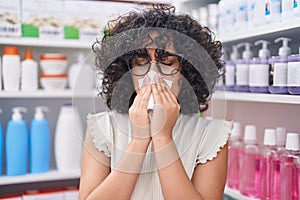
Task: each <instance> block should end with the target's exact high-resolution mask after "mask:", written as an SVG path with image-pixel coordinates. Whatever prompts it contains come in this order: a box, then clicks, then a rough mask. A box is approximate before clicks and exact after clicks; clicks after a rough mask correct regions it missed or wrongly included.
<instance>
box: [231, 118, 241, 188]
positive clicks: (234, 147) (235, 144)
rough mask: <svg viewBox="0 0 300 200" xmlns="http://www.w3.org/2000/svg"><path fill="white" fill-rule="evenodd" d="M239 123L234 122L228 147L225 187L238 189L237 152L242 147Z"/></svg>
mask: <svg viewBox="0 0 300 200" xmlns="http://www.w3.org/2000/svg"><path fill="white" fill-rule="evenodd" d="M240 139H241V128H240V123H238V122H234V127H233V129H232V133H231V135H230V138H229V143H228V144H229V145H228V169H227V186H228V187H230V188H232V189H236V190H238V189H239V152H240V148H241V146H242V142H241V140H240Z"/></svg>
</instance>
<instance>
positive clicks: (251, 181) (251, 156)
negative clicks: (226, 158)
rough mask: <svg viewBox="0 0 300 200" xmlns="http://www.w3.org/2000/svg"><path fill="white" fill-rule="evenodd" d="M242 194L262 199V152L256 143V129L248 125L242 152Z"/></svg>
mask: <svg viewBox="0 0 300 200" xmlns="http://www.w3.org/2000/svg"><path fill="white" fill-rule="evenodd" d="M239 158H240V160H239V162H240V173H239V175H240V181H239V190H240V192H241V193H242V194H243V195H245V196H248V197H251V198H259V197H260V169H259V167H260V164H259V162H260V152H259V147H258V145H257V141H256V127H255V126H254V125H246V126H245V133H244V144H243V146H242V147H241V151H240V157H239Z"/></svg>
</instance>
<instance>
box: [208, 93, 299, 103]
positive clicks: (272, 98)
mask: <svg viewBox="0 0 300 200" xmlns="http://www.w3.org/2000/svg"><path fill="white" fill-rule="evenodd" d="M212 100H225V101H246V102H261V103H282V104H300V96H297V95H288V94H286V95H278V94H264V93H250V92H221V91H217V92H215V93H214V94H213V96H212Z"/></svg>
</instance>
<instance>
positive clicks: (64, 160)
mask: <svg viewBox="0 0 300 200" xmlns="http://www.w3.org/2000/svg"><path fill="white" fill-rule="evenodd" d="M82 141H83V130H82V124H81V121H80V116H79V113H78V111H77V108H76V107H75V106H72V104H65V105H63V106H62V107H61V108H60V112H59V115H58V119H57V123H56V130H55V139H54V153H55V161H56V166H57V169H58V170H59V171H68V170H78V169H80V159H81V149H82Z"/></svg>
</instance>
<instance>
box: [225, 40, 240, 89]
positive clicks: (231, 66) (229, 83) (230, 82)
mask: <svg viewBox="0 0 300 200" xmlns="http://www.w3.org/2000/svg"><path fill="white" fill-rule="evenodd" d="M238 59H239V52H238V48H237V46H235V45H233V46H232V53H231V54H230V60H229V61H227V62H226V73H225V90H226V91H234V87H235V63H236V61H237V60H238Z"/></svg>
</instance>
